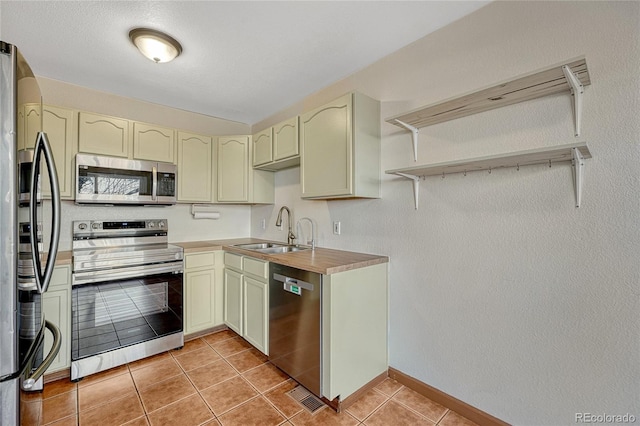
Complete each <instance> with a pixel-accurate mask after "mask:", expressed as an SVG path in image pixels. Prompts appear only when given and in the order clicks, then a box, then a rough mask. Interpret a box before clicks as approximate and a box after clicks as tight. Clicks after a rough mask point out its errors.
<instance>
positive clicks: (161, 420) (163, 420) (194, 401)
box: [147, 394, 215, 426]
mask: <svg viewBox="0 0 640 426" xmlns="http://www.w3.org/2000/svg"><path fill="white" fill-rule="evenodd" d="M147 418H148V419H149V423H150V424H151V426H165V425H166V426H175V425H180V426H197V425H201V424H203V423H205V422H207V421H210V420H213V419H215V417H214V416H213V414H212V413H211V410H209V407H207V404H205V402H204V401H203V400H202V398H201V397H200V395H198V394H195V395H191V396H189V397H187V398H184V399H181V400H179V401H177V402H174V403H173V404H170V405H167V406H165V407H162V408H160V409H159V410H156V411H154V412H153V413H150V414H149V415H148V416H147Z"/></svg>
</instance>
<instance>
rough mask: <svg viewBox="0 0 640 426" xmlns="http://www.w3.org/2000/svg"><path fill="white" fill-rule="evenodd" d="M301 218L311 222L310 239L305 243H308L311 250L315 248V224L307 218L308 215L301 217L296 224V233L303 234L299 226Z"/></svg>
mask: <svg viewBox="0 0 640 426" xmlns="http://www.w3.org/2000/svg"><path fill="white" fill-rule="evenodd" d="M303 220H306V221H308V222H309V223H310V224H311V241H307V242H306V244H309V243H310V244H311V250H315V249H316V225H315V223H314V222H313V220H311V219H309V218H308V217H303V218H300V219H298V223H297V224H296V231H297V232H298V235H303V233H302V230H301V226H300V222H302V221H303ZM305 236H306V235H305Z"/></svg>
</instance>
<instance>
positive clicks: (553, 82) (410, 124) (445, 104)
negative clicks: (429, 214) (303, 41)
mask: <svg viewBox="0 0 640 426" xmlns="http://www.w3.org/2000/svg"><path fill="white" fill-rule="evenodd" d="M590 84H591V80H590V78H589V70H588V69H587V60H586V59H585V57H584V56H581V57H578V58H574V59H569V60H567V61H564V62H562V63H560V64H557V65H553V66H551V67H548V68H544V69H542V70H539V71H535V72H532V73H529V74H525V75H522V76H520V77H516V78H513V79H510V80H507V81H505V82H502V83H498V84H494V85H492V86H490V87H487V88H485V89H481V90H477V91H474V92H471V93H467V94H465V95H461V96H456V97H454V98H450V99H447V100H444V101H442V102H438V103H436V104H432V105H428V106H425V107H422V108H418V109H415V110H413V111H410V112H407V113H404V114H401V115H397V116H395V117H391V118H388V119H387V120H386V121H387V122H388V123H391V124H394V125H396V126H399V127H402V128H404V129H407V130H409V131H411V134H412V141H413V158H414V161H417V159H418V131H419V129H420V128H422V127H427V126H432V125H434V124H438V123H444V122H445V121H450V120H455V119H456V118H462V117H466V116H468V115H472V114H476V113H479V112H484V111H489V110H492V109H496V108H500V107H503V106H507V105H512V104H516V103H519V102H524V101H528V100H531V99H536V98H541V97H543V96H548V95H553V94H556V93H564V92H567V93H570V94H571V96H573V114H574V125H575V136H579V135H580V127H581V121H582V96H583V93H584V86H588V85H590ZM585 158H591V153H590V152H589V148H587V144H586V143H584V142H582V143H575V144H569V145H562V146H555V147H551V148H542V149H533V150H528V151H520V152H512V153H506V154H500V155H492V156H488V157H479V158H470V159H465V160H459V161H449V162H445V163H438V164H428V165H423V166H414V167H405V168H402V169H395V170H387V171H386V173H387V174H393V175H398V176H402V177H404V178H407V179H411V180H412V181H413V194H414V200H415V207H416V210H417V209H418V190H419V187H420V178H424V177H426V176H436V175H438V176H439V175H442V176H443V177H444V175H446V174H451V173H465V174H466V173H467V172H473V171H479V170H489V172H491V170H492V169H498V168H505V167H520V166H527V165H533V164H544V163H548V164H549V166H551V164H552V163H563V162H569V163H572V164H573V167H574V168H575V173H574V184H575V185H574V186H575V191H576V207H580V201H581V199H582V174H583V168H584V159H585Z"/></svg>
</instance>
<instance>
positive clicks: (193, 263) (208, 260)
mask: <svg viewBox="0 0 640 426" xmlns="http://www.w3.org/2000/svg"><path fill="white" fill-rule="evenodd" d="M215 264H216V255H215V253H214V252H212V251H210V252H206V253H196V254H188V255H186V256H185V257H184V267H185V269H193V268H206V267H213V266H215Z"/></svg>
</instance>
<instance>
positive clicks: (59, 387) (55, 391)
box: [42, 379, 78, 398]
mask: <svg viewBox="0 0 640 426" xmlns="http://www.w3.org/2000/svg"><path fill="white" fill-rule="evenodd" d="M77 390H78V384H77V383H73V382H72V381H70V380H69V379H61V380H56V381H55V382H50V383H46V384H45V385H44V389H43V390H42V397H43V398H51V397H52V396H56V395H60V394H61V393H66V392H75V391H77Z"/></svg>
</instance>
